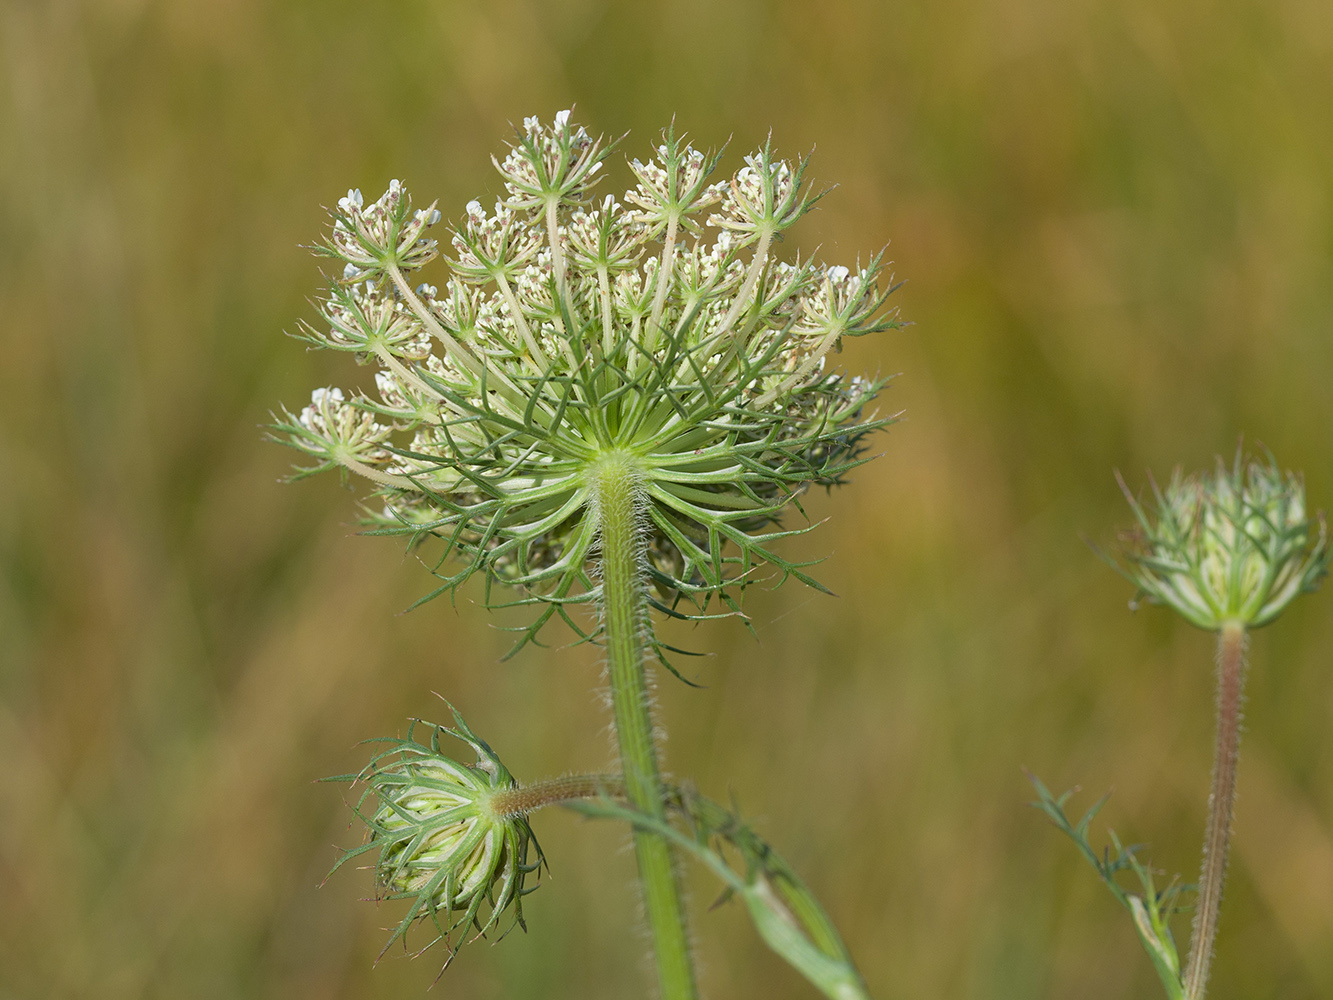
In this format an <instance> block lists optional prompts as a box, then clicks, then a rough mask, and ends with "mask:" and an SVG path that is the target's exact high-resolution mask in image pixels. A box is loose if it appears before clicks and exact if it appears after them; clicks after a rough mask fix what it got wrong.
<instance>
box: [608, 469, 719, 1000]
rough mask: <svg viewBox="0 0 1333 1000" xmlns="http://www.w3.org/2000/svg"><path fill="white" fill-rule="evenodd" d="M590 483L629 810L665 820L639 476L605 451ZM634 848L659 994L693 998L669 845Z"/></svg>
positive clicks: (654, 837)
mask: <svg viewBox="0 0 1333 1000" xmlns="http://www.w3.org/2000/svg"><path fill="white" fill-rule="evenodd" d="M592 486H593V489H594V492H595V496H596V505H597V514H598V518H599V529H600V533H601V538H600V542H601V563H602V565H601V569H602V612H603V615H604V616H605V617H604V623H605V626H606V658H607V668H608V671H609V673H610V677H611V707H612V711H613V713H614V715H615V723H616V739H617V741H618V743H619V745H620V766H621V770H622V771H623V773H624V778H625V795H626V797H627V798H628V799H629V801H630V804H631V805H633V806H634V808H635V809H637V810H639V811H640V812H644V813H647V814H648V815H650V816H653V817H656V818H657V819H662V820H665V818H666V805H665V803H664V801H663V794H662V779H661V777H660V775H659V773H658V768H657V748H656V746H655V745H654V742H653V720H652V710H651V704H650V698H649V692H648V678H647V674H646V672H645V668H644V641H643V637H644V631H645V629H646V628H647V624H648V622H647V601H646V597H647V595H646V594H645V593H644V579H643V573H642V570H641V567H640V560H641V552H642V549H643V544H644V539H643V538H642V537H641V532H642V529H641V527H640V523H639V517H638V512H637V505H638V491H639V488H640V487H639V477H638V475H637V473H636V471H635V469H634V466H633V464H632V462H631V461H630V460H629V459H628V458H622V457H619V456H608V457H607V458H605V459H603V460H602V461H601V463H599V465H598V467H597V469H596V471H595V473H594V478H593V480H592ZM634 850H635V855H636V856H637V858H638V862H639V881H640V884H641V885H642V888H643V904H644V909H645V910H646V911H647V915H648V926H649V927H650V929H651V930H652V934H653V944H654V948H655V949H656V952H657V971H658V982H659V984H660V986H661V997H662V1000H695V997H696V996H697V995H698V993H697V990H696V987H695V983H694V964H693V960H692V958H691V956H690V948H689V942H688V940H687V939H686V932H685V911H684V908H683V907H682V905H681V898H680V889H679V887H678V886H677V884H676V873H675V869H674V868H673V866H672V860H671V848H670V845H669V844H668V843H667V840H666V838H664V837H663V836H662V835H661V834H658V833H651V832H647V831H644V830H637V829H636V830H635V832H634Z"/></svg>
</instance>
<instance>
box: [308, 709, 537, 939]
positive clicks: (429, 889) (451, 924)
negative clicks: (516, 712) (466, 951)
mask: <svg viewBox="0 0 1333 1000" xmlns="http://www.w3.org/2000/svg"><path fill="white" fill-rule="evenodd" d="M422 724H423V725H429V726H430V728H431V734H430V742H429V743H421V742H418V741H417V740H416V739H415V738H414V731H415V728H416V726H417V725H418V723H417V722H414V723H413V726H412V729H409V731H408V735H407V738H406V739H385V740H380V741H377V742H383V743H389V744H391V748H390V749H388V750H385V751H383V752H382V753H379V754H376V755H375V756H374V757H373V758H372V759H371V761H370V763H369V764H368V765H367V766H366V768H365V770H363V771H362V772H361V773H360V774H357V775H345V776H344V778H345V779H350V780H352V781H354V782H359V783H364V784H365V785H366V786H367V788H366V791H365V793H364V794H363V795H362V796H361V800H360V802H359V803H358V804H357V807H356V814H357V815H358V816H359V817H360V818H361V819H362V821H363V822H364V823H365V824H366V826H367V828H368V829H369V837H368V839H367V841H366V843H365V844H363V845H362V846H360V847H358V848H354V849H353V850H351V851H348V852H347V853H346V854H345V855H344V856H343V857H342V858H341V859H340V860H339V862H338V864H337V865H335V866H334V870H337V868H339V867H341V866H342V865H343V864H345V863H346V862H347V861H348V860H350V859H352V858H355V857H358V856H360V855H362V854H365V853H366V852H368V851H377V852H378V858H377V860H376V865H375V874H376V879H375V881H376V886H377V889H378V895H379V898H381V899H410V900H412V905H411V906H410V907H409V908H408V911H407V914H406V916H404V917H403V919H402V921H401V922H400V923H399V924H398V926H397V927H396V928H395V930H394V932H393V934H392V935H391V936H390V937H389V940H388V942H386V943H385V946H384V948H385V950H386V951H387V950H388V948H389V945H391V944H393V942H394V941H396V940H398V939H399V938H401V937H403V936H404V935H405V934H406V933H407V931H408V929H409V928H410V927H411V926H412V925H413V924H414V923H416V922H418V921H422V922H429V923H430V924H431V925H432V926H433V927H434V929H435V931H436V937H434V938H432V939H431V940H430V941H429V942H427V944H426V947H429V946H430V945H432V944H434V943H435V942H436V941H441V940H442V941H444V942H445V946H446V948H447V949H448V955H447V956H446V958H445V961H444V964H445V965H446V966H447V965H448V964H449V962H450V960H452V959H453V957H454V955H455V954H457V952H458V949H459V947H460V946H461V945H462V944H463V941H464V940H466V934H467V933H469V930H468V928H472V929H475V931H476V934H477V936H481V935H482V934H485V933H486V932H487V931H490V930H491V929H493V928H495V927H496V926H498V925H499V923H500V919H501V915H502V914H503V913H504V911H505V910H506V909H508V908H509V907H511V906H512V907H513V923H517V924H519V925H520V926H522V925H523V896H524V895H525V894H526V893H527V892H531V891H532V889H526V890H525V889H524V881H525V879H526V878H527V876H528V875H531V874H533V873H534V872H538V873H539V871H540V868H541V865H542V863H543V858H542V854H541V848H540V846H539V845H538V844H537V842H536V840H535V838H534V837H533V836H532V830H531V828H530V827H529V826H528V822H527V819H526V818H525V817H524V816H523V815H521V814H517V815H515V814H513V813H511V812H510V811H509V810H508V809H507V808H506V803H504V802H503V801H502V798H503V796H502V795H501V796H500V797H497V793H504V792H507V791H509V790H510V789H513V788H514V787H516V782H515V781H514V778H513V776H512V775H510V773H509V771H508V770H506V768H505V766H504V765H503V764H502V763H500V759H499V758H498V757H497V756H496V755H495V754H494V752H492V750H491V748H490V747H489V746H487V744H486V743H485V742H484V741H482V740H480V739H478V738H477V737H476V735H475V734H473V732H472V730H470V729H469V728H468V727H467V723H465V722H464V721H463V719H462V716H460V715H459V714H458V713H457V712H454V724H455V726H456V727H457V728H455V729H448V728H445V727H443V726H436V725H433V724H430V723H422ZM441 733H444V734H447V735H449V736H452V737H454V738H456V739H459V740H462V741H463V742H465V743H467V744H468V745H469V746H470V747H471V748H472V749H473V751H475V753H476V755H477V762H476V763H475V764H460V763H458V762H457V761H455V760H452V759H450V758H449V757H447V756H445V754H444V753H443V752H442V751H441V749H440V734H441ZM530 846H531V847H532V848H533V849H535V851H536V855H537V859H536V861H535V862H533V863H531V864H529V863H528V849H529V847H530ZM483 904H486V905H488V906H489V912H488V913H487V914H485V915H483V914H482V907H483ZM511 926H512V924H511ZM459 929H462V930H463V934H464V938H462V939H460V940H458V941H457V943H455V942H454V941H453V932H454V931H456V930H459ZM423 950H424V949H423Z"/></svg>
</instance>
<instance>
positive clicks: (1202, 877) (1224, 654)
mask: <svg viewBox="0 0 1333 1000" xmlns="http://www.w3.org/2000/svg"><path fill="white" fill-rule="evenodd" d="M1248 645H1249V640H1248V637H1247V635H1246V632H1245V626H1244V625H1242V624H1240V623H1239V622H1226V623H1225V624H1223V626H1222V628H1221V630H1220V631H1219V633H1218V637H1217V744H1216V747H1215V749H1214V751H1213V787H1212V791H1211V793H1210V794H1209V796H1208V827H1207V829H1206V831H1205V832H1204V840H1203V868H1202V871H1201V872H1200V874H1199V900H1198V903H1197V905H1196V907H1195V911H1194V927H1193V931H1192V933H1191V934H1190V953H1189V959H1188V961H1187V962H1186V971H1185V996H1186V997H1187V998H1188V1000H1203V996H1204V993H1205V991H1206V990H1207V988H1208V973H1209V971H1210V969H1211V968H1212V964H1213V946H1214V941H1215V940H1216V938H1217V915H1218V910H1219V908H1220V907H1221V905H1222V885H1223V883H1224V882H1225V881H1226V876H1227V854H1228V852H1229V851H1230V848H1231V817H1232V812H1233V810H1234V807H1235V802H1236V764H1237V762H1238V761H1239V759H1240V733H1241V704H1242V701H1243V699H1244V688H1245V652H1246V647H1247V646H1248Z"/></svg>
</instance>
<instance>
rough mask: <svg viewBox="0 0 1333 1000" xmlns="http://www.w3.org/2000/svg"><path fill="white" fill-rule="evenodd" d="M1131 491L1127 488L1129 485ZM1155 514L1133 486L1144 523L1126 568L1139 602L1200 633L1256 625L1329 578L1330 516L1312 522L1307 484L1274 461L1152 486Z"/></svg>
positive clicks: (1131, 538) (1127, 549) (1134, 504)
mask: <svg viewBox="0 0 1333 1000" xmlns="http://www.w3.org/2000/svg"><path fill="white" fill-rule="evenodd" d="M1121 486H1122V488H1124V484H1123V482H1122V484H1121ZM1153 495H1154V498H1155V501H1156V510H1155V511H1152V512H1149V511H1147V510H1145V509H1144V506H1143V505H1142V504H1141V503H1140V502H1139V501H1138V500H1137V499H1135V498H1134V496H1133V495H1131V494H1130V493H1129V491H1128V490H1127V489H1126V490H1125V496H1126V497H1127V498H1128V499H1129V503H1130V506H1131V508H1133V511H1134V517H1135V519H1136V521H1137V524H1136V527H1135V529H1134V530H1133V531H1131V532H1130V533H1128V534H1127V536H1126V544H1125V546H1124V555H1125V558H1126V559H1127V560H1128V562H1129V565H1128V566H1127V567H1119V566H1117V569H1120V571H1121V572H1122V573H1123V574H1124V575H1125V576H1126V577H1127V578H1128V579H1129V580H1130V582H1132V583H1134V584H1135V585H1136V586H1137V587H1138V588H1139V594H1138V597H1139V598H1146V599H1147V600H1148V601H1150V602H1152V603H1154V604H1166V605H1168V606H1170V607H1172V608H1174V609H1175V610H1176V611H1178V612H1179V613H1180V614H1181V615H1183V616H1184V617H1185V618H1186V619H1187V620H1188V621H1190V622H1192V623H1193V624H1195V625H1197V626H1199V627H1200V628H1204V629H1209V630H1216V629H1220V628H1222V626H1223V625H1225V624H1228V623H1231V624H1236V625H1241V626H1244V627H1246V628H1258V627H1259V626H1261V625H1267V624H1268V623H1269V622H1271V621H1273V619H1275V618H1276V617H1277V616H1278V615H1279V614H1281V613H1282V611H1283V609H1284V608H1286V606H1287V605H1288V604H1290V603H1291V602H1292V600H1294V599H1295V598H1296V597H1297V595H1299V594H1301V593H1304V592H1306V591H1311V590H1314V589H1315V588H1316V587H1317V586H1318V585H1319V581H1320V579H1321V578H1322V577H1323V575H1324V574H1325V573H1326V572H1327V569H1328V563H1329V549H1328V539H1327V530H1326V527H1325V523H1324V519H1323V515H1322V514H1321V515H1318V516H1317V517H1315V518H1311V517H1309V516H1308V514H1307V512H1306V507H1305V486H1304V484H1303V483H1302V482H1301V480H1300V478H1299V477H1297V476H1295V475H1293V474H1291V473H1289V472H1287V473H1284V472H1282V471H1281V470H1279V469H1278V468H1277V466H1276V465H1275V464H1273V462H1272V460H1271V459H1269V460H1268V461H1265V462H1261V461H1258V460H1255V459H1251V460H1249V461H1244V460H1243V459H1242V457H1241V455H1240V453H1239V452H1238V453H1237V455H1236V460H1235V462H1234V463H1233V465H1232V467H1231V468H1230V469H1228V468H1226V466H1224V465H1223V464H1222V461H1221V459H1219V460H1218V462H1217V467H1216V469H1215V470H1214V471H1213V472H1212V473H1211V474H1209V473H1196V474H1194V475H1191V476H1185V475H1183V474H1182V473H1181V472H1180V470H1179V469H1177V470H1176V471H1175V472H1174V473H1173V474H1172V476H1171V482H1170V483H1169V484H1168V485H1167V487H1166V488H1165V489H1161V488H1159V487H1158V486H1157V484H1156V483H1153Z"/></svg>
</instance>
